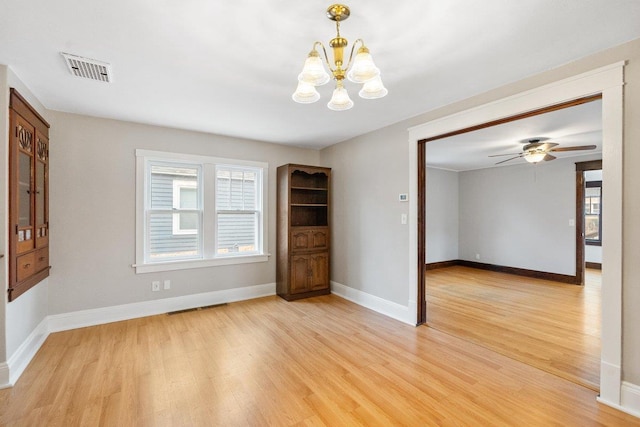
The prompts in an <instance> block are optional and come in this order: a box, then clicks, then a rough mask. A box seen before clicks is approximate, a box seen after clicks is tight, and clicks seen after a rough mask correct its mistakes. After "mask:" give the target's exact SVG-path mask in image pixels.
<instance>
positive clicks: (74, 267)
mask: <svg viewBox="0 0 640 427" xmlns="http://www.w3.org/2000/svg"><path fill="white" fill-rule="evenodd" d="M51 116H52V119H51V148H50V152H51V181H50V182H51V190H50V191H51V198H50V206H51V215H50V216H51V218H50V223H51V256H50V258H51V265H52V267H53V268H52V271H51V276H50V278H49V286H50V288H49V314H59V313H67V312H72V311H77V310H86V309H92V308H98V307H108V306H114V305H120V304H127V303H133V302H142V301H148V300H154V299H159V298H168V297H176V296H182V295H189V294H196V293H202V292H211V291H217V290H225V289H231V288H237V287H244V286H251V285H261V284H268V283H274V282H275V257H274V256H272V257H271V258H270V259H269V261H268V262H263V263H253V264H242V265H236V266H218V267H210V268H198V269H192V270H180V271H169V272H162V273H147V274H135V271H134V269H133V268H132V267H131V265H132V264H134V262H135V235H136V231H135V164H136V158H135V149H137V148H142V149H148V150H158V151H169V152H182V153H188V154H199V155H209V156H217V157H225V158H237V159H243V160H257V161H262V162H268V164H269V193H268V197H269V199H268V203H269V206H268V211H269V212H268V214H269V217H268V221H269V223H268V224H269V225H268V233H269V237H268V245H269V246H268V250H269V252H270V253H271V254H274V255H275V243H276V241H275V207H276V203H275V200H276V196H275V195H276V193H275V188H276V186H275V184H276V179H275V177H276V168H277V167H278V166H279V165H281V164H284V163H289V162H295V163H303V164H318V161H319V153H318V151H316V150H308V149H300V148H291V147H287V146H283V145H276V144H267V143H263V142H256V141H249V140H243V139H237V138H230V137H224V136H217V135H211V134H204V133H197V132H188V131H183V130H176V129H170V128H162V127H157V126H148V125H141V124H135V123H128V122H122V121H116V120H107V119H98V118H93V117H87V116H79V115H74V114H67V113H61V112H52V113H51ZM164 279H170V280H171V289H169V290H162V291H160V292H152V291H151V281H152V280H164Z"/></svg>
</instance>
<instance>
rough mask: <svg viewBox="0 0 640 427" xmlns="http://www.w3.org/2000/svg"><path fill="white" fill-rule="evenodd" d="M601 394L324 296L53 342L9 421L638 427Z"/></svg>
mask: <svg viewBox="0 0 640 427" xmlns="http://www.w3.org/2000/svg"><path fill="white" fill-rule="evenodd" d="M595 398H596V393H595V392H593V391H592V390H589V389H587V388H584V387H581V386H578V385H576V384H574V383H571V382H569V381H566V380H564V379H561V378H559V377H557V376H555V375H550V374H548V373H546V372H543V371H541V370H539V369H535V368H533V367H531V366H528V365H526V364H523V363H520V362H518V361H515V360H513V359H510V358H508V357H505V356H502V355H500V354H497V353H495V352H493V351H490V350H488V349H486V348H483V347H480V346H477V345H475V344H472V343H470V342H468V341H465V340H462V339H459V338H456V337H453V336H451V335H449V334H445V333H443V332H440V331H437V330H434V329H432V328H428V327H418V328H416V327H413V326H410V325H405V324H402V323H399V322H397V321H394V320H392V319H390V318H387V317H384V316H382V315H379V314H377V313H374V312H372V311H370V310H367V309H364V308H362V307H360V306H357V305H355V304H353V303H350V302H348V301H345V300H343V299H341V298H339V297H336V296H333V295H328V296H323V297H316V298H312V299H308V300H301V301H296V302H286V301H284V300H282V299H279V298H277V297H267V298H261V299H256V300H252V301H245V302H239V303H233V304H229V305H227V306H222V307H217V308H211V309H207V310H201V311H196V312H188V313H182V314H176V315H171V316H169V315H161V316H153V317H147V318H143V319H137V320H130V321H125V322H118V323H112V324H107V325H102V326H96V327H91V328H84V329H77V330H72V331H67V332H60V333H55V334H52V335H50V336H49V338H48V339H47V340H46V342H45V344H44V345H43V347H42V348H41V350H40V351H39V352H38V354H37V355H36V357H35V358H34V360H33V362H32V363H31V365H30V366H29V367H28V368H27V370H26V371H25V373H24V374H23V376H22V378H21V379H20V380H19V381H18V383H17V385H16V386H15V387H14V388H12V389H7V390H0V424H1V425H3V426H5V425H7V426H30V425H33V426H44V425H47V426H75V425H82V426H98V425H113V426H164V425H170V426H182V425H185V426H187V425H188V426H191V425H193V426H236V425H239V426H267V425H273V426H289V425H300V426H302V425H308V426H320V425H329V426H356V425H366V426H376V425H384V426H388V425H408V426H431V425H456V426H459V425H472V426H479V425H482V426H484V425H517V426H548V425H563V426H589V425H600V426H601V425H607V426H621V425H629V426H633V425H635V426H640V419H637V418H633V417H631V416H630V415H626V414H623V413H622V412H619V411H616V410H614V409H612V408H609V407H607V406H604V405H601V404H599V403H597V402H596V400H595Z"/></svg>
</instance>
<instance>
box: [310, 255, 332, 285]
mask: <svg viewBox="0 0 640 427" xmlns="http://www.w3.org/2000/svg"><path fill="white" fill-rule="evenodd" d="M309 264H310V268H311V275H310V276H309V279H310V280H311V283H310V284H309V287H310V288H311V290H312V291H318V290H321V289H328V288H329V254H328V253H326V252H323V253H320V254H312V255H309Z"/></svg>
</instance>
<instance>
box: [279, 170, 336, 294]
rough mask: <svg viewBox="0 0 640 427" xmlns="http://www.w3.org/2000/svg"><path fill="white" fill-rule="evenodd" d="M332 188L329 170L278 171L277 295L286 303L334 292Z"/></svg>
mask: <svg viewBox="0 0 640 427" xmlns="http://www.w3.org/2000/svg"><path fill="white" fill-rule="evenodd" d="M330 188H331V169H329V168H321V167H315V166H304V165H292V164H288V165H283V166H280V167H279V168H278V200H277V205H278V206H277V216H278V224H277V225H278V232H277V243H276V246H277V258H278V259H277V263H276V291H277V293H278V295H280V296H281V297H282V298H284V299H286V300H294V299H299V298H306V297H311V296H317V295H324V294H328V293H330V292H331V289H330V286H329V249H330V238H329V235H330V228H329V213H330V200H331V199H330Z"/></svg>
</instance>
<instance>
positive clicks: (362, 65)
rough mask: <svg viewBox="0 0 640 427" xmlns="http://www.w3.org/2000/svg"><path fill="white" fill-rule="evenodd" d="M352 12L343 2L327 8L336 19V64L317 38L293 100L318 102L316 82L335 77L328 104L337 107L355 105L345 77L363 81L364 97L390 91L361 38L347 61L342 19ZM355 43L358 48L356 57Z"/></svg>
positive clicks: (328, 12)
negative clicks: (341, 32) (331, 60)
mask: <svg viewBox="0 0 640 427" xmlns="http://www.w3.org/2000/svg"><path fill="white" fill-rule="evenodd" d="M350 13H351V12H350V10H349V8H348V7H347V6H345V5H341V4H334V5H332V6H329V8H328V9H327V17H328V18H329V19H331V20H332V21H335V23H336V37H335V38H333V39H331V41H330V42H329V46H330V47H331V49H332V50H333V65H332V63H331V62H330V61H329V56H328V55H327V50H326V48H325V47H324V45H323V44H322V43H321V42H315V43H314V44H313V48H312V49H311V52H309V55H308V56H307V59H306V60H305V62H304V67H303V68H302V72H301V73H300V74H299V75H298V86H297V88H296V91H295V92H294V93H293V95H292V96H291V97H292V98H293V100H294V101H296V102H299V103H301V104H310V103H312V102H316V101H317V100H319V99H320V94H319V93H318V91H317V90H316V89H315V88H316V86H322V85H324V84H326V83H328V82H329V80H331V78H333V79H334V80H335V81H336V87H335V89H334V91H333V96H332V97H331V100H330V101H329V103H328V104H327V107H329V109H331V110H334V111H344V110H348V109H350V108H351V107H353V101H352V100H351V99H350V98H349V93H348V92H347V89H346V88H345V87H344V80H345V77H346V78H347V79H348V80H349V81H351V82H353V83H358V84H362V89H361V90H360V92H359V93H358V94H359V95H360V97H362V98H364V99H377V98H382V97H383V96H385V95H387V93H388V91H387V89H386V88H385V87H384V85H383V83H382V79H381V78H380V70H379V69H378V68H377V67H376V65H375V63H374V62H373V58H372V57H371V53H370V52H369V49H368V48H367V47H366V46H365V44H364V41H362V39H357V40H356V41H355V42H354V44H353V46H352V47H351V53H350V54H349V60H348V62H347V64H346V65H345V64H344V49H345V48H346V47H347V45H348V41H347V39H345V38H343V37H341V36H340V22H341V21H344V20H345V19H347V18H348V17H349V15H350ZM356 46H358V50H357V52H356V55H355V57H354V56H353V53H354V51H355V48H356ZM318 48H320V49H321V52H322V53H323V54H324V60H325V63H326V65H327V67H328V69H329V71H330V72H331V74H329V73H328V72H327V71H326V70H325V67H324V64H323V61H322V58H321V57H320V53H319V52H318Z"/></svg>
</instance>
